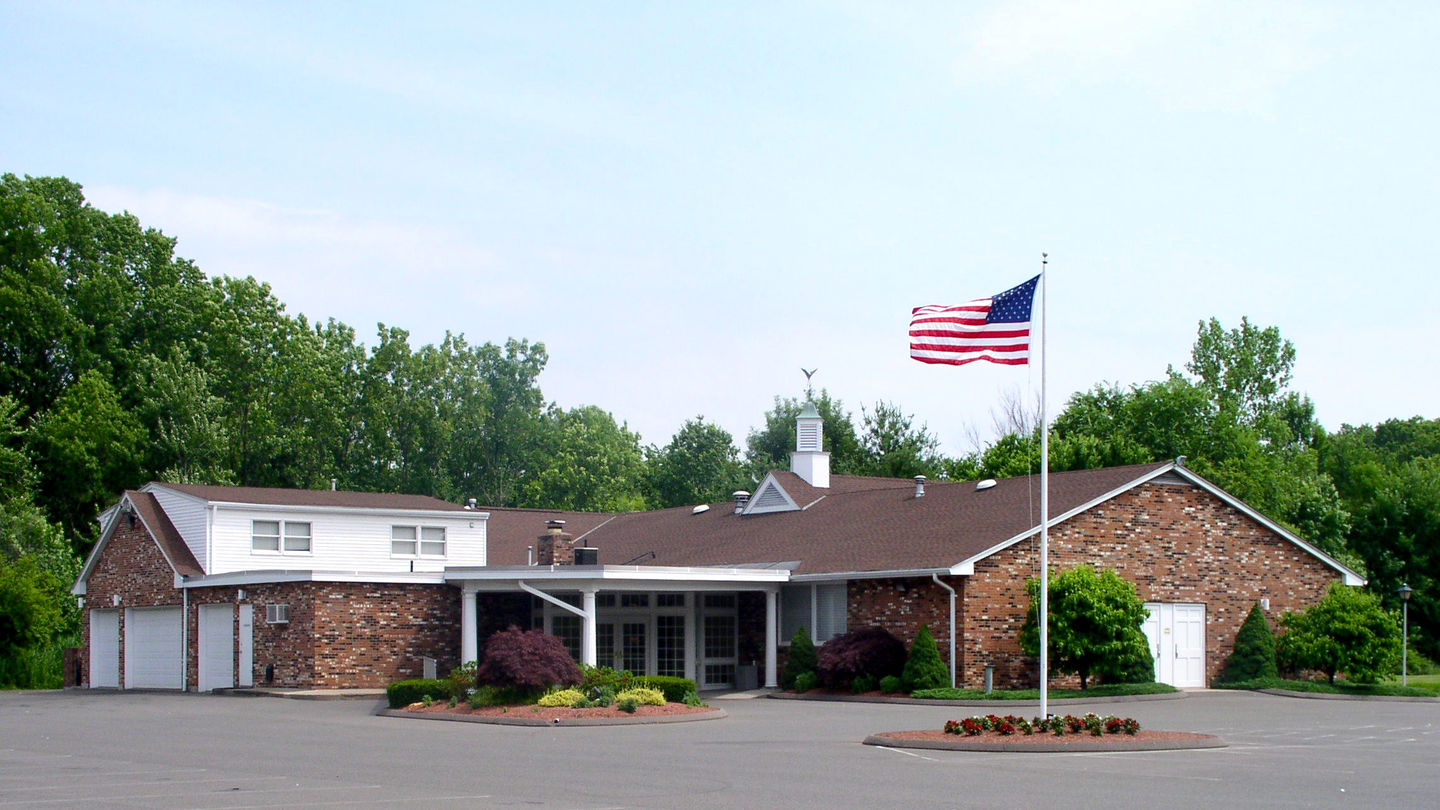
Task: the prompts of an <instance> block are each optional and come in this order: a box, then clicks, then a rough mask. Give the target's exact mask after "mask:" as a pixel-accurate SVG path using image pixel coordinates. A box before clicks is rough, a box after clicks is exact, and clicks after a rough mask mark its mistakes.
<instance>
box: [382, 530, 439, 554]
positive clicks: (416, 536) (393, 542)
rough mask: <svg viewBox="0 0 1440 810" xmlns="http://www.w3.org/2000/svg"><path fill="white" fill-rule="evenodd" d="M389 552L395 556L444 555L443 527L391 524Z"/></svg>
mask: <svg viewBox="0 0 1440 810" xmlns="http://www.w3.org/2000/svg"><path fill="white" fill-rule="evenodd" d="M390 553H391V554H392V555H394V556H396V557H444V556H445V527H443V526H391V527H390Z"/></svg>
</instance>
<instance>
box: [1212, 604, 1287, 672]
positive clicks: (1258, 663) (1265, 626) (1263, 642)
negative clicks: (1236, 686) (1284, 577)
mask: <svg viewBox="0 0 1440 810" xmlns="http://www.w3.org/2000/svg"><path fill="white" fill-rule="evenodd" d="M1278 677H1280V670H1279V668H1278V667H1277V666H1276V665H1275V632H1274V631H1273V630H1271V629H1270V622H1268V621H1266V619H1265V612H1264V611H1263V610H1261V609H1260V604H1259V603H1258V602H1257V603H1256V604H1255V606H1254V607H1252V608H1250V614H1249V615H1248V616H1246V617H1245V623H1244V624H1242V625H1240V632H1238V633H1236V634H1235V651H1234V652H1232V653H1230V657H1229V658H1227V659H1226V660H1225V671H1224V672H1223V673H1221V675H1220V680H1221V682H1222V683H1233V682H1236V681H1253V680H1256V679H1270V678H1278Z"/></svg>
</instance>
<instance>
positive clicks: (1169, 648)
mask: <svg viewBox="0 0 1440 810" xmlns="http://www.w3.org/2000/svg"><path fill="white" fill-rule="evenodd" d="M1145 608H1146V610H1149V611H1150V616H1149V617H1148V618H1147V619H1146V620H1145V624H1144V625H1143V626H1142V627H1143V629H1144V631H1145V638H1146V640H1147V641H1148V642H1149V643H1150V655H1151V656H1152V657H1154V659H1155V680H1157V681H1159V682H1160V683H1168V684H1170V685H1171V686H1174V687H1176V688H1182V689H1183V688H1189V687H1203V686H1205V606H1204V605H1196V604H1165V603H1161V602H1146V603H1145Z"/></svg>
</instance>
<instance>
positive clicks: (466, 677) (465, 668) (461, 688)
mask: <svg viewBox="0 0 1440 810" xmlns="http://www.w3.org/2000/svg"><path fill="white" fill-rule="evenodd" d="M479 666H480V664H479V662H477V661H466V662H465V663H463V664H461V665H460V666H458V667H455V668H454V669H452V670H450V677H449V678H446V679H445V680H446V681H447V682H448V683H449V684H450V695H451V696H452V697H454V698H456V699H458V700H464V699H465V698H467V697H469V696H470V690H472V689H474V688H475V670H476V669H478V668H479Z"/></svg>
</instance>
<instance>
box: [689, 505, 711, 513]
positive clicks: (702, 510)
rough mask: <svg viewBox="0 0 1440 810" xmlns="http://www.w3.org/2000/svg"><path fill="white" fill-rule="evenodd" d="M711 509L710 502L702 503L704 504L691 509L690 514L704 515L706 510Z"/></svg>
mask: <svg viewBox="0 0 1440 810" xmlns="http://www.w3.org/2000/svg"><path fill="white" fill-rule="evenodd" d="M709 511H710V504H708V503H702V504H700V505H699V506H697V507H695V508H694V509H691V510H690V514H692V515H703V514H705V513H706V512H709Z"/></svg>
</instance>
